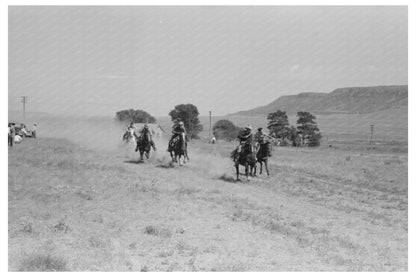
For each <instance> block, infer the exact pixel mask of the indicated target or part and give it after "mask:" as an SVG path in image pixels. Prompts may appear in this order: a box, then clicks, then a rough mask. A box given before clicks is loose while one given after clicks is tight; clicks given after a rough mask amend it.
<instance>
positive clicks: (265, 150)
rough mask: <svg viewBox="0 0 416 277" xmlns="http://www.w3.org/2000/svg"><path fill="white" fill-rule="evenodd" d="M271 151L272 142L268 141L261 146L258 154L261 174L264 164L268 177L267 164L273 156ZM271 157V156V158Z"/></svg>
mask: <svg viewBox="0 0 416 277" xmlns="http://www.w3.org/2000/svg"><path fill="white" fill-rule="evenodd" d="M270 153H271V149H270V142H269V141H267V142H265V143H260V144H259V149H258V152H257V156H256V157H257V162H258V163H259V164H260V172H259V174H261V173H262V172H263V163H264V167H265V168H266V172H267V176H270V175H269V168H268V167H267V162H268V160H269V157H270V156H271V154H270ZM269 155H270V156H269Z"/></svg>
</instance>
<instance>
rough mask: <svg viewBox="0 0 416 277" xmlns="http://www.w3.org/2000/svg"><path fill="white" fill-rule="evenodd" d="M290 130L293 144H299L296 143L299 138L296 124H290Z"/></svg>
mask: <svg viewBox="0 0 416 277" xmlns="http://www.w3.org/2000/svg"><path fill="white" fill-rule="evenodd" d="M289 130H290V131H289V139H290V140H291V141H292V146H297V145H296V143H297V140H298V138H299V132H298V129H296V127H295V126H290V128H289Z"/></svg>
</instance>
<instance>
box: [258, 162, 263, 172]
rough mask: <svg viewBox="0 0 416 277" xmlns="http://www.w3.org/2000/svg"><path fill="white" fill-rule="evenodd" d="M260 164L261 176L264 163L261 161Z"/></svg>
mask: <svg viewBox="0 0 416 277" xmlns="http://www.w3.org/2000/svg"><path fill="white" fill-rule="evenodd" d="M259 164H260V173H259V174H262V173H263V161H261V160H260V161H259Z"/></svg>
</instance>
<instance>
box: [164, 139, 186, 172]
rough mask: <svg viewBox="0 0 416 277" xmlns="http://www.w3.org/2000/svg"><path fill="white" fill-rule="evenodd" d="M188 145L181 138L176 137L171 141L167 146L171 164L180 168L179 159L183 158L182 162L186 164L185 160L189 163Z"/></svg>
mask: <svg viewBox="0 0 416 277" xmlns="http://www.w3.org/2000/svg"><path fill="white" fill-rule="evenodd" d="M187 147H188V144H187V142H186V140H185V141H184V140H183V136H182V135H180V136H176V137H175V138H173V139H172V141H171V143H170V144H169V146H168V149H169V152H170V157H171V158H172V163H179V165H180V166H181V165H182V164H181V158H182V157H183V162H184V163H186V160H188V161H189V157H188V150H187Z"/></svg>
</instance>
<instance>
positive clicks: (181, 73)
mask: <svg viewBox="0 0 416 277" xmlns="http://www.w3.org/2000/svg"><path fill="white" fill-rule="evenodd" d="M407 19H408V16H407V7H405V6H402V7H392V6H385V7H363V6H355V7H354V6H348V7H346V6H338V7H335V6H334V7H318V6H309V7H306V6H303V7H302V6H301V7H290V6H289V7H282V6H258V7H254V6H247V7H244V6H243V7H238V6H231V7H226V6H205V7H203V6H200V7H185V6H182V7H180V6H159V7H149V6H130V7H129V6H124V7H123V6H118V7H117V6H107V7H86V6H84V7H81V6H72V7H64V6H62V7H53V6H43V7H40V6H39V7H29V6H27V7H25V6H11V7H9V100H8V101H9V102H8V103H9V110H20V109H21V103H20V102H19V101H20V99H19V97H20V96H22V95H26V96H28V97H29V103H28V104H27V110H28V111H44V112H51V113H60V114H71V115H113V114H114V113H115V112H116V111H118V110H121V109H125V108H135V109H144V110H146V111H147V112H149V113H150V114H152V115H156V116H160V115H167V114H168V112H169V111H170V110H171V109H173V107H174V106H175V105H177V104H180V103H192V104H194V105H196V106H197V107H198V109H199V111H200V113H201V114H202V115H207V113H208V110H212V111H213V114H215V115H223V114H228V113H233V112H236V111H239V110H246V109H251V108H255V107H257V106H260V105H265V104H268V103H270V102H271V101H273V100H275V99H276V98H278V97H279V96H281V95H287V94H295V93H299V92H304V91H314V92H330V91H332V90H333V89H335V88H338V87H348V86H372V85H393V84H407V78H408V72H407V66H408V56H407V52H408V49H407V32H408V26H407Z"/></svg>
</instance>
